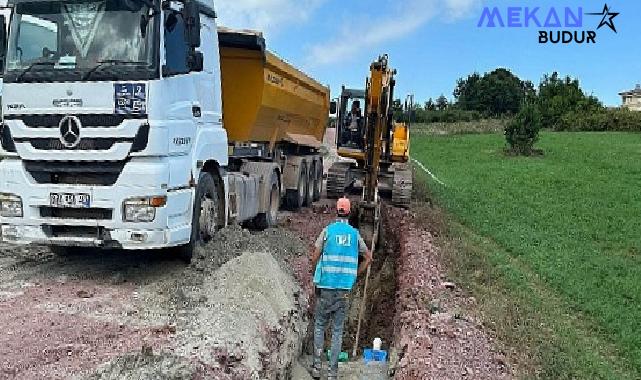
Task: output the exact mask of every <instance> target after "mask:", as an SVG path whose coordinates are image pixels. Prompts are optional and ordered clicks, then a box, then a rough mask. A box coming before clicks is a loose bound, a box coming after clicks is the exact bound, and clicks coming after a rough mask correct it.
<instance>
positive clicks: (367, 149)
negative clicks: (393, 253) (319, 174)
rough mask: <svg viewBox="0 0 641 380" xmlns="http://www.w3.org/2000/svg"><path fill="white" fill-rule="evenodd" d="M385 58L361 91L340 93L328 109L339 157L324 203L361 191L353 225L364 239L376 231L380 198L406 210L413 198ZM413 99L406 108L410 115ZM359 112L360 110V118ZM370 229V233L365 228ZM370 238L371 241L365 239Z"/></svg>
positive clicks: (405, 124) (405, 134)
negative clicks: (356, 225) (331, 111)
mask: <svg viewBox="0 0 641 380" xmlns="http://www.w3.org/2000/svg"><path fill="white" fill-rule="evenodd" d="M395 75H396V70H394V69H391V68H390V67H389V64H388V56H387V55H383V56H380V57H379V58H378V59H377V60H376V61H374V62H373V63H372V64H371V66H370V76H369V77H368V78H367V80H366V87H365V90H358V89H347V88H345V87H343V88H342V91H341V96H340V98H339V99H338V100H337V101H336V102H334V103H333V104H332V105H331V108H332V109H333V110H335V111H336V112H334V113H335V114H336V147H337V153H338V156H339V157H342V158H346V159H351V160H342V161H337V162H335V163H334V164H333V165H332V166H331V167H330V169H329V171H328V174H327V196H328V198H339V197H342V196H343V195H345V194H347V193H348V192H350V191H352V190H355V189H359V188H362V194H363V198H362V202H361V204H360V207H359V209H358V211H359V212H358V214H359V215H358V219H359V220H358V224H359V228H360V229H361V232H365V234H366V235H367V234H368V232H370V231H363V229H364V228H365V229H367V230H369V229H371V233H372V235H373V234H374V229H375V227H374V226H377V224H378V223H377V222H378V215H379V212H380V211H379V207H378V201H379V199H378V198H379V194H380V195H382V196H387V197H390V198H391V201H392V204H394V205H396V206H400V207H408V206H409V203H410V198H411V193H412V171H411V168H410V165H409V163H408V161H409V139H410V134H409V129H410V120H409V119H410V118H409V117H406V118H404V119H405V120H404V121H396V120H394V109H395V107H394V100H393V99H394V87H395V84H396V81H395V79H394V76H395ZM412 102H413V99H412V97H411V96H410V97H408V100H406V102H405V108H406V109H407V110H411V108H412ZM361 107H364V109H365V112H364V113H363V112H362V110H361ZM367 226H369V227H367ZM370 236H371V235H370Z"/></svg>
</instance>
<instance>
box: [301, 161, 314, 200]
mask: <svg viewBox="0 0 641 380" xmlns="http://www.w3.org/2000/svg"><path fill="white" fill-rule="evenodd" d="M315 177H316V165H315V164H314V163H313V162H310V164H309V170H308V171H307V184H306V186H305V203H304V204H305V206H311V205H312V202H314V186H316V180H315V179H314V178H315Z"/></svg>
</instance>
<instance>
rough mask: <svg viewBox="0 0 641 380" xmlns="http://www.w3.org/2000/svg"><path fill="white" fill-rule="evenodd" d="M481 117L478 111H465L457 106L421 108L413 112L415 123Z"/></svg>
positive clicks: (470, 119)
mask: <svg viewBox="0 0 641 380" xmlns="http://www.w3.org/2000/svg"><path fill="white" fill-rule="evenodd" d="M482 117H483V114H481V113H480V112H478V111H465V110H461V109H457V108H447V109H445V110H442V111H439V110H423V109H418V110H416V112H415V113H414V121H415V122H417V123H457V122H460V121H466V122H469V121H477V120H480V119H481V118H482Z"/></svg>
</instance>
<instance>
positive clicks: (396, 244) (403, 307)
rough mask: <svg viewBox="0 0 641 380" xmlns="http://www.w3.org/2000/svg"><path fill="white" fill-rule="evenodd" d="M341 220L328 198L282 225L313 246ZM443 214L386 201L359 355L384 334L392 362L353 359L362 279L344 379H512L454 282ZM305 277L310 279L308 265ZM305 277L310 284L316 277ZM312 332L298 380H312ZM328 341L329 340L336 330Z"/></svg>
mask: <svg viewBox="0 0 641 380" xmlns="http://www.w3.org/2000/svg"><path fill="white" fill-rule="evenodd" d="M334 218H335V209H334V208H333V207H332V203H331V202H329V201H323V202H322V203H321V204H319V205H317V207H315V209H314V210H311V211H307V212H304V213H301V214H292V215H288V216H287V217H286V218H285V221H284V223H283V226H284V227H286V228H288V229H290V230H292V231H294V232H295V233H296V234H297V235H299V236H301V238H302V239H303V240H304V241H306V242H307V244H308V250H310V249H311V245H312V242H313V241H314V240H315V238H316V236H317V235H318V234H319V233H320V231H321V230H322V228H323V227H324V226H325V225H327V224H328V223H331V222H332V221H333V220H334ZM441 219H442V216H441V215H437V214H436V210H435V209H432V208H431V206H430V205H429V203H426V202H423V201H421V202H414V203H413V204H412V207H411V208H410V209H409V210H403V209H398V208H395V207H391V206H389V205H387V204H384V205H383V206H382V226H383V228H382V235H381V239H380V242H379V244H380V245H379V247H380V248H379V249H377V251H376V252H375V254H374V261H373V264H372V270H371V274H370V282H369V286H368V292H367V298H366V300H367V301H366V305H365V312H364V314H363V316H364V318H363V321H362V327H361V334H360V339H359V341H358V344H357V348H358V350H357V352H358V354H359V355H360V354H362V352H363V349H364V348H370V347H371V346H372V342H373V340H374V338H376V337H379V338H381V339H382V340H383V349H385V350H387V351H388V354H389V362H388V363H387V365H386V366H384V367H382V368H381V367H378V368H377V369H376V370H374V371H371V370H370V369H368V367H367V366H365V365H364V364H363V361H362V359H361V358H360V357H356V358H351V351H352V347H353V345H354V341H355V335H356V327H357V323H358V315H359V308H360V306H361V302H362V299H363V288H364V279H363V278H361V279H359V281H358V282H357V284H356V285H355V287H354V289H353V293H352V297H351V305H350V311H349V314H348V319H347V321H346V325H345V332H344V336H343V350H344V351H347V352H348V353H349V354H350V360H351V361H350V362H348V363H341V364H340V366H339V378H341V379H346V380H361V379H368V380H374V379H397V380H415V379H488V380H489V379H511V378H513V369H512V367H511V366H510V364H509V362H510V360H509V359H508V358H507V357H506V355H505V353H504V352H503V351H502V349H501V346H500V344H498V343H497V342H496V341H495V339H494V338H493V336H492V333H491V332H490V330H489V329H487V328H486V327H485V325H484V322H483V319H482V317H481V316H480V315H479V313H478V307H477V305H476V301H475V299H474V298H473V297H471V296H470V295H469V294H468V293H467V292H466V291H464V290H463V289H462V288H461V287H459V286H458V285H457V284H455V283H453V282H451V281H449V276H448V270H449V267H448V265H447V262H448V261H447V255H448V254H449V253H448V252H447V251H445V250H441V249H440V248H439V247H438V245H439V242H440V241H441V240H440V238H441V237H440V236H439V235H440V234H441V233H442V229H443V227H442V226H441V225H439V223H441V221H442V220H441ZM306 265H309V263H308V262H307V263H306ZM304 275H305V276H308V277H309V276H310V274H309V270H308V271H307V272H305V273H304ZM303 281H304V283H306V284H309V283H310V281H311V280H310V279H309V278H305V279H304V280H303ZM308 290H309V289H308ZM312 299H313V297H312ZM312 302H313V301H312ZM311 310H312V308H311V305H310V311H311ZM310 325H311V324H310ZM311 335H312V329H311V326H309V328H308V331H307V336H306V337H305V342H304V344H303V347H304V353H303V356H302V358H301V360H299V366H298V367H299V368H297V372H296V375H295V376H294V377H293V379H294V380H307V379H309V376H308V371H309V369H310V367H311V358H310V354H311V352H312V349H311V345H312V337H311ZM326 340H327V342H326V343H327V345H328V343H329V342H328V340H329V331H328V332H327V335H326ZM306 370H307V371H306Z"/></svg>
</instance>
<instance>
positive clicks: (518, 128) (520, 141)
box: [505, 103, 541, 156]
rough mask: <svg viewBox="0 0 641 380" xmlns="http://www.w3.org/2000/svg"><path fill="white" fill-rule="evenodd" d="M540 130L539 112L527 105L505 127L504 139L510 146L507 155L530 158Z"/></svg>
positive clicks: (534, 107) (532, 106) (536, 108)
mask: <svg viewBox="0 0 641 380" xmlns="http://www.w3.org/2000/svg"><path fill="white" fill-rule="evenodd" d="M540 130H541V111H539V109H538V107H537V106H536V105H535V104H532V103H527V104H525V105H523V107H521V111H519V113H518V114H517V115H516V117H515V118H514V120H512V121H511V122H510V123H509V124H508V125H507V126H506V127H505V139H506V141H507V143H508V145H509V146H510V148H509V153H511V154H516V155H525V156H530V155H532V153H534V143H536V142H537V141H538V139H539V131H540Z"/></svg>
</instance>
